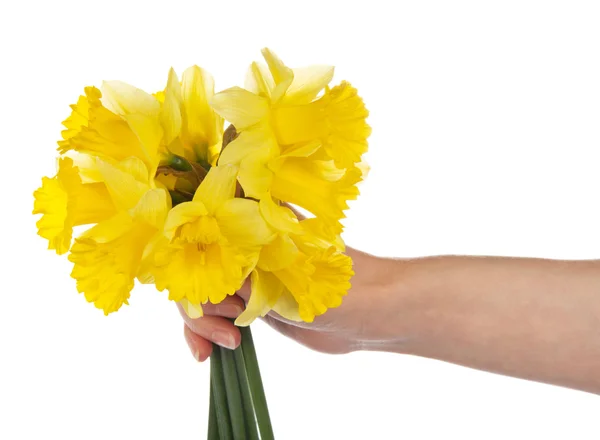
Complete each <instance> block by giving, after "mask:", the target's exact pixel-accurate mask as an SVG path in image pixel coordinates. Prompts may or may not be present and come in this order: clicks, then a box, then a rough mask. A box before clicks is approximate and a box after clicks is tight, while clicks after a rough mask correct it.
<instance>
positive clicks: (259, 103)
mask: <svg viewBox="0 0 600 440" xmlns="http://www.w3.org/2000/svg"><path fill="white" fill-rule="evenodd" d="M210 103H211V105H212V107H213V108H214V109H215V111H216V112H217V113H218V114H219V115H221V116H222V117H223V118H225V119H226V120H228V121H229V122H231V123H232V124H233V125H234V126H235V128H236V129H237V130H238V131H242V130H245V129H246V128H248V127H251V126H253V125H255V124H257V123H258V122H260V121H261V120H263V119H264V118H266V117H267V115H268V113H269V101H268V100H267V99H266V98H263V97H261V96H258V95H255V94H254V93H251V92H249V91H247V90H244V89H241V88H239V87H232V88H230V89H227V90H223V91H222V92H219V93H217V94H216V95H215V96H214V97H213V98H212V100H211V101H210Z"/></svg>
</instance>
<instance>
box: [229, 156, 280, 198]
mask: <svg viewBox="0 0 600 440" xmlns="http://www.w3.org/2000/svg"><path fill="white" fill-rule="evenodd" d="M271 158H272V154H271V153H270V152H269V151H268V150H259V151H257V152H256V153H254V154H250V155H248V156H246V157H245V158H244V159H243V160H242V162H241V163H240V169H239V174H238V180H239V181H240V185H241V186H242V188H243V189H244V193H245V195H246V197H252V198H253V199H257V200H260V199H262V198H263V197H267V196H268V193H269V190H270V189H271V184H272V182H273V172H272V171H271V170H270V169H269V167H268V164H269V162H270V161H271Z"/></svg>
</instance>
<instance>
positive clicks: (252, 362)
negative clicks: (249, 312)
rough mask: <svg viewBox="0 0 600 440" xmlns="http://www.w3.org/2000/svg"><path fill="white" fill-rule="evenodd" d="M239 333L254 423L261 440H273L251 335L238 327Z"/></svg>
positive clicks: (248, 331)
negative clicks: (255, 422)
mask: <svg viewBox="0 0 600 440" xmlns="http://www.w3.org/2000/svg"><path fill="white" fill-rule="evenodd" d="M240 331H241V332H242V353H243V356H244V363H245V364H246V372H247V374H248V385H249V386H250V393H251V394H252V402H253V403H254V410H255V412H256V421H257V423H258V428H259V430H260V438H261V440H274V436H273V427H272V426H271V419H270V418H269V409H268V408H267V399H266V397H265V390H264V388H263V384H262V379H261V377H260V370H259V368H258V359H257V358H256V350H255V349H254V342H253V340H252V333H251V331H250V327H240Z"/></svg>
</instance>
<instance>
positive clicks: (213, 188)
mask: <svg viewBox="0 0 600 440" xmlns="http://www.w3.org/2000/svg"><path fill="white" fill-rule="evenodd" d="M237 173H238V168H237V167H235V166H233V165H221V166H217V167H212V168H211V169H210V171H209V172H208V174H207V175H206V177H205V178H204V180H203V181H202V183H201V184H200V186H199V187H198V189H197V190H196V194H194V201H201V202H202V203H203V204H204V206H206V209H207V210H208V212H209V214H214V213H215V212H216V210H217V208H219V206H221V205H222V204H223V203H225V202H226V201H227V200H230V199H233V197H234V195H235V182H236V178H237Z"/></svg>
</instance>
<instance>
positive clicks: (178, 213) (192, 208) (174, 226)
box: [164, 201, 208, 240]
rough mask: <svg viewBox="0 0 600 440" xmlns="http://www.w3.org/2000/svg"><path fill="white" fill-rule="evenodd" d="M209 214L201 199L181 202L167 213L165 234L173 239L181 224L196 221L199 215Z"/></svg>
mask: <svg viewBox="0 0 600 440" xmlns="http://www.w3.org/2000/svg"><path fill="white" fill-rule="evenodd" d="M207 215H208V211H207V210H206V207H205V206H204V204H203V203H202V202H200V201H194V202H184V203H180V204H179V205H177V206H175V207H173V209H171V210H170V211H169V213H168V215H167V219H166V222H165V226H164V233H165V236H166V237H167V238H168V239H169V240H172V239H173V238H174V237H175V234H176V233H177V230H178V228H179V227H180V226H181V225H183V224H185V223H191V222H194V221H195V220H196V219H198V217H203V216H207Z"/></svg>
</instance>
